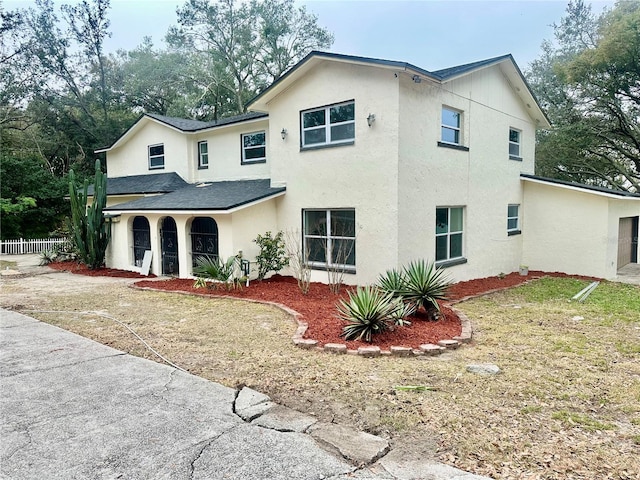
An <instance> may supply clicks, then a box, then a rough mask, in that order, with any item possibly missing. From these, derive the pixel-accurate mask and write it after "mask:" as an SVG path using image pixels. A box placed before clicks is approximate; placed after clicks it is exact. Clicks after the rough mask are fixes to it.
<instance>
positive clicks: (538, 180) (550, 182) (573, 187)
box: [520, 173, 640, 202]
mask: <svg viewBox="0 0 640 480" xmlns="http://www.w3.org/2000/svg"><path fill="white" fill-rule="evenodd" d="M520 179H521V180H524V181H526V182H531V183H538V184H541V185H547V186H550V187H557V188H564V189H567V190H573V191H578V192H582V193H590V194H593V195H599V196H602V197H607V198H614V199H616V200H632V201H638V202H640V194H638V195H636V194H633V195H629V194H627V192H620V193H617V192H615V191H611V192H603V191H600V190H594V189H592V188H589V186H588V185H585V186H581V185H578V184H568V183H565V182H562V183H561V182H560V181H554V180H553V179H547V178H541V177H537V176H535V175H528V174H524V173H521V174H520Z"/></svg>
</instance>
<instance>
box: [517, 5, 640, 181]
mask: <svg viewBox="0 0 640 480" xmlns="http://www.w3.org/2000/svg"><path fill="white" fill-rule="evenodd" d="M554 32H555V39H554V41H546V42H545V43H544V44H543V45H542V54H541V56H540V57H539V58H538V59H536V61H534V62H533V63H532V64H531V66H530V69H529V71H528V72H527V78H528V80H529V82H530V83H531V86H532V88H533V90H534V92H535V93H536V95H537V96H538V99H539V100H540V102H541V104H542V106H543V108H545V109H546V111H547V113H548V115H549V117H550V119H551V122H552V124H553V129H552V130H549V131H545V132H541V133H540V134H539V136H538V148H537V153H536V161H537V173H539V174H541V175H546V176H550V177H554V178H559V179H564V180H573V181H578V182H581V183H587V184H593V185H599V186H604V187H609V188H614V189H619V190H626V191H630V192H640V126H639V123H640V2H628V1H621V2H618V3H616V5H615V6H614V8H612V9H611V10H606V11H604V12H603V13H602V14H601V15H599V16H597V15H595V14H594V13H593V12H592V10H591V7H590V5H588V4H585V3H584V2H583V1H582V0H576V1H572V2H570V3H569V5H568V7H567V13H566V16H565V17H564V18H563V19H562V20H561V21H560V23H559V24H556V25H554Z"/></svg>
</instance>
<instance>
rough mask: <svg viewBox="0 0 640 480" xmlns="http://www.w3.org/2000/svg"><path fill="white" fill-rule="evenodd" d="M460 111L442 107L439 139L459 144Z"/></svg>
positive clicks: (443, 141)
mask: <svg viewBox="0 0 640 480" xmlns="http://www.w3.org/2000/svg"><path fill="white" fill-rule="evenodd" d="M461 120H462V112H460V111H458V110H454V109H452V108H449V107H442V124H441V140H442V143H448V144H451V145H461V144H462V135H461V125H462V123H461Z"/></svg>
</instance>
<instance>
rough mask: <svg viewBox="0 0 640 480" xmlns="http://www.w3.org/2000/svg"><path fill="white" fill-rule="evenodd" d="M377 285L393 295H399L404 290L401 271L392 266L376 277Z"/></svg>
mask: <svg viewBox="0 0 640 480" xmlns="http://www.w3.org/2000/svg"><path fill="white" fill-rule="evenodd" d="M377 285H378V287H380V288H381V289H382V290H383V291H385V292H387V293H391V294H392V295H393V296H394V297H399V296H400V294H401V292H402V291H403V290H404V286H405V280H404V275H403V274H402V272H400V271H398V270H396V269H395V268H392V269H391V270H387V271H386V272H385V273H383V274H382V275H380V276H379V277H378V283H377Z"/></svg>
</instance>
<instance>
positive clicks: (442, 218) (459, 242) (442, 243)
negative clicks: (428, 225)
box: [436, 207, 464, 262]
mask: <svg viewBox="0 0 640 480" xmlns="http://www.w3.org/2000/svg"><path fill="white" fill-rule="evenodd" d="M463 222H464V207H438V208H436V262H443V261H447V260H454V259H458V258H463V247H464V242H463V240H464V239H463V234H464V228H463Z"/></svg>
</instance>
